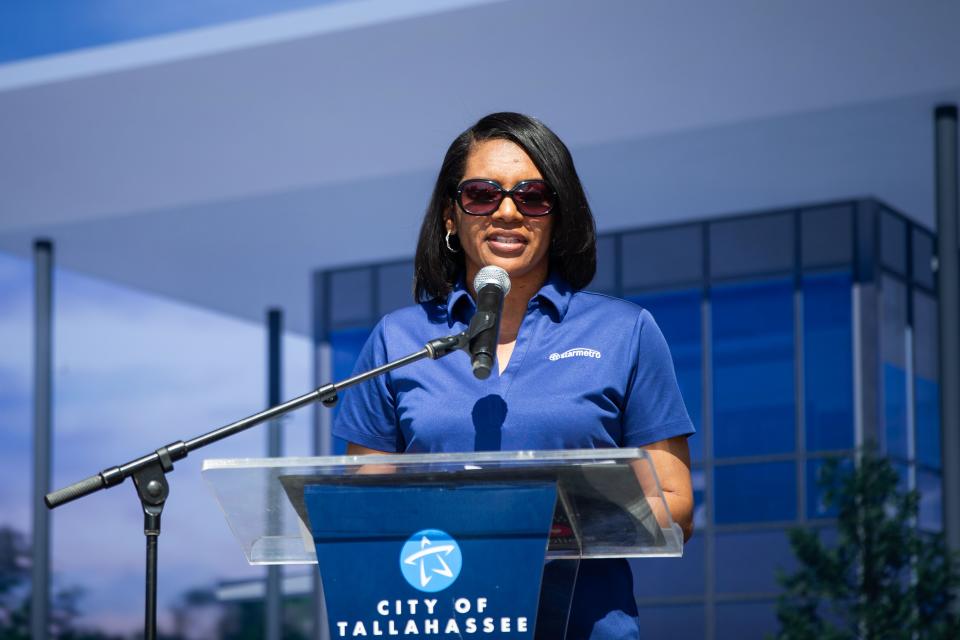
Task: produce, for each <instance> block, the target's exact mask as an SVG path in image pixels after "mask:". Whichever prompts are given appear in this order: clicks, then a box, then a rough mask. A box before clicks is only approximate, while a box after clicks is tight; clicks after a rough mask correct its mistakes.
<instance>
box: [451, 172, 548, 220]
mask: <svg viewBox="0 0 960 640" xmlns="http://www.w3.org/2000/svg"><path fill="white" fill-rule="evenodd" d="M472 182H484V183H486V184H489V185H492V186H494V187H496V188H497V189H499V190H500V201H499V202H497V206H496V207H494V208H493V209H492V210H491V211H490V213H472V212H470V211H467V209H466V207H464V206H463V186H464V185H465V184H470V183H472ZM528 184H542V185H543V186H545V187H546V188H547V192H548V193H549V194H550V195H551V196H553V198H554V199H556V197H557V192H556V191H554V189H553V187H551V186H550V184H549V183H548V182H547V181H546V180H539V179H537V180H521V181H520V182H518V183H517V184H515V185H513V189H510V190H509V191H508V190H507V189H504V188H503V185H501V184H500V183H499V182H497V181H496V180H488V179H486V178H470V179H469V180H464V181H463V182H461V183H460V184H459V185H457V191H456V193H455V194H454V196H453V199H454V201H455V202H456V203H457V205H458V206H459V207H460V209H461V210H462V211H463V212H464V213H465V214H467V215H468V216H480V217H483V216H492V215H493V214H494V213H496V211H497V209H499V208H500V205H501V204H503V200H504V198H510V199H511V200H513V206H515V207H516V208H517V211H519V212H520V213H521V214H523V215H524V216H527V217H529V218H542V217H544V216H548V215H550V214H551V213H553V210H554V209H555V208H556V203H555V202H554V203H553V204H551V205H550V208H549V209H548V210H547V211H546V212H545V213H534V214H530V213H526V212H525V211H524V210H523V207H524V206H526V205H524V204H523V203H522V202H517V201H516V199H515V198H514V197H513V194H514V193H516V192H517V191H518V190H520V189H522V188H523V187H525V186H527V185H528Z"/></svg>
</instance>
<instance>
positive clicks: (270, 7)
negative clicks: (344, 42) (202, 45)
mask: <svg viewBox="0 0 960 640" xmlns="http://www.w3.org/2000/svg"><path fill="white" fill-rule="evenodd" d="M333 1H335V0H269V1H268V0H165V1H164V2H140V1H139V0H85V1H84V2H70V1H64V0H54V1H52V2H35V1H34V0H4V2H0V64H2V63H4V62H12V61H16V60H23V59H26V58H33V57H37V56H44V55H51V54H57V53H64V52H67V51H71V50H75V49H87V48H90V47H96V46H102V45H108V44H114V43H118V42H125V41H129V40H135V39H138V38H146V37H150V36H158V35H163V34H167V33H173V32H176V31H183V30H187V29H197V28H201V27H209V26H213V25H217V24H223V23H228V22H234V21H237V20H245V19H250V18H257V17H260V16H264V15H270V14H273V13H278V12H281V11H291V10H296V9H303V8H307V7H311V6H316V5H321V4H329V3H331V2H333Z"/></svg>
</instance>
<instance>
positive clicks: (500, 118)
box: [413, 112, 597, 302]
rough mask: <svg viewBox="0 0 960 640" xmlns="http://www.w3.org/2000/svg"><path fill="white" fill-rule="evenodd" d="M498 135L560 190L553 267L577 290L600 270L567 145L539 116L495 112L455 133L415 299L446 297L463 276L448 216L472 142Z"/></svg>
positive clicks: (420, 260) (418, 266)
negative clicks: (446, 220)
mask: <svg viewBox="0 0 960 640" xmlns="http://www.w3.org/2000/svg"><path fill="white" fill-rule="evenodd" d="M495 139H503V140H509V141H511V142H513V143H514V144H516V145H518V146H519V147H520V148H521V149H523V150H524V151H525V152H526V153H527V155H528V156H530V159H531V160H532V161H533V163H534V164H535V165H536V166H537V169H539V170H540V174H541V175H542V176H543V178H544V180H546V181H547V182H548V183H549V184H550V186H551V187H553V189H554V191H556V193H557V204H556V206H555V207H554V210H553V211H552V212H551V213H550V215H551V216H553V228H552V230H551V237H550V249H549V254H548V255H549V260H550V269H551V271H552V272H553V273H556V274H557V275H559V276H560V277H562V278H563V279H564V280H566V281H567V283H569V284H570V286H571V287H573V289H574V290H579V289H582V288H584V287H585V286H587V284H589V282H590V281H591V280H592V279H593V276H594V273H595V272H596V270H597V240H596V228H595V226H594V222H593V214H592V213H591V212H590V205H589V204H588V203H587V196H586V194H585V193H584V191H583V185H582V184H580V178H579V176H577V170H576V169H575V168H574V166H573V158H572V157H571V156H570V151H569V149H567V146H566V145H565V144H563V141H561V140H560V138H558V137H557V134H555V133H554V132H553V131H551V130H550V129H549V128H547V126H546V125H545V124H543V123H542V122H540V121H539V120H537V119H536V118H531V117H530V116H525V115H523V114H520V113H509V112H505V113H492V114H490V115H488V116H485V117H484V118H481V119H480V120H479V121H478V122H477V123H476V124H475V125H473V126H472V127H470V128H469V129H467V130H466V131H464V132H463V133H461V134H460V135H459V136H457V138H456V140H454V141H453V143H451V145H450V148H449V149H447V154H446V156H444V158H443V164H442V165H440V174H439V175H438V176H437V183H436V185H435V186H434V188H433V195H432V196H431V197H430V204H429V205H428V206H427V211H426V214H425V215H424V217H423V224H422V225H421V227H420V239H419V241H418V242H417V254H416V258H415V260H414V290H413V297H414V300H415V301H416V302H425V301H427V300H432V299H437V298H439V299H443V298H445V297H446V296H447V294H448V293H450V291H451V290H452V289H453V287H454V285H456V283H457V280H458V279H460V278H461V277H462V274H463V272H464V269H465V266H464V258H463V251H458V252H455V253H452V252H450V251H449V250H448V249H447V247H446V243H445V236H446V227H445V224H444V215H445V214H446V213H447V212H449V211H451V208H452V207H455V206H457V205H456V203H455V202H454V197H455V195H456V191H457V185H459V183H460V181H461V180H462V179H463V172H464V170H465V169H466V163H467V156H468V155H469V153H470V150H471V149H472V147H473V145H474V144H476V143H477V142H481V141H484V140H495Z"/></svg>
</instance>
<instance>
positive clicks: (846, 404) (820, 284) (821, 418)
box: [803, 273, 853, 451]
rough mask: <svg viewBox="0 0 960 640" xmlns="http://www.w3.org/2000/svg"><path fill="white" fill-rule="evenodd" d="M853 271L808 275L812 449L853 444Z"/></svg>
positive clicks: (807, 399)
mask: <svg viewBox="0 0 960 640" xmlns="http://www.w3.org/2000/svg"><path fill="white" fill-rule="evenodd" d="M851 285H852V283H851V280H850V275H849V274H848V273H834V274H827V275H816V276H806V277H804V279H803V361H804V367H803V369H804V376H803V390H804V419H805V421H806V425H805V433H806V449H807V451H824V450H830V449H850V448H852V447H853V330H852V320H851V314H852V312H851V299H850V291H851Z"/></svg>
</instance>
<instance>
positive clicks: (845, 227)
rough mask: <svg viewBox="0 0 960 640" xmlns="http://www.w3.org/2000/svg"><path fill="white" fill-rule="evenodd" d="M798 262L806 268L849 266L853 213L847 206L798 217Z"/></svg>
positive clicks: (824, 209)
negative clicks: (799, 249) (799, 242)
mask: <svg viewBox="0 0 960 640" xmlns="http://www.w3.org/2000/svg"><path fill="white" fill-rule="evenodd" d="M800 224H801V228H802V231H801V238H802V242H801V262H802V264H803V266H804V268H807V267H832V266H836V265H840V264H849V263H850V261H851V258H852V253H853V209H852V207H850V206H849V205H840V206H830V207H818V208H816V209H807V210H805V211H803V213H802V215H801V216H800Z"/></svg>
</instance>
